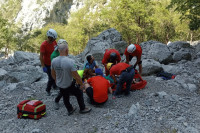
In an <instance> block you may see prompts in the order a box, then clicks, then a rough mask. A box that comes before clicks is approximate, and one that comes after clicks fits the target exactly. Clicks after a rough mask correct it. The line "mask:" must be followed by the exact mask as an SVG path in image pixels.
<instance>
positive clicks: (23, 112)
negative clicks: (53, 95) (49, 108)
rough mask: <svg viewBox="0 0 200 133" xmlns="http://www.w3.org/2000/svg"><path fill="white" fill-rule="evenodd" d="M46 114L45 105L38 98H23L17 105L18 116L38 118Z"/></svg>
mask: <svg viewBox="0 0 200 133" xmlns="http://www.w3.org/2000/svg"><path fill="white" fill-rule="evenodd" d="M45 114H46V105H45V104H43V102H42V101H40V100H24V101H22V102H20V103H19V104H18V105H17V116H18V118H31V119H35V120H37V119H40V118H41V117H42V116H44V115H45Z"/></svg>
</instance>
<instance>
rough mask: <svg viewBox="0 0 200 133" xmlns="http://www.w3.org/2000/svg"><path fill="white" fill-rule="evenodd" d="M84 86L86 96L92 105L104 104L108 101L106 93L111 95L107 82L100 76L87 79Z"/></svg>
mask: <svg viewBox="0 0 200 133" xmlns="http://www.w3.org/2000/svg"><path fill="white" fill-rule="evenodd" d="M102 75H103V73H102ZM84 84H85V88H86V90H85V91H86V94H87V95H88V97H89V99H90V102H91V104H94V105H101V104H104V103H105V102H106V101H107V100H108V91H109V92H110V93H112V89H111V87H110V83H109V81H108V80H106V79H105V78H104V77H102V76H100V75H99V76H94V77H91V78H89V79H88V80H87V82H85V83H84Z"/></svg>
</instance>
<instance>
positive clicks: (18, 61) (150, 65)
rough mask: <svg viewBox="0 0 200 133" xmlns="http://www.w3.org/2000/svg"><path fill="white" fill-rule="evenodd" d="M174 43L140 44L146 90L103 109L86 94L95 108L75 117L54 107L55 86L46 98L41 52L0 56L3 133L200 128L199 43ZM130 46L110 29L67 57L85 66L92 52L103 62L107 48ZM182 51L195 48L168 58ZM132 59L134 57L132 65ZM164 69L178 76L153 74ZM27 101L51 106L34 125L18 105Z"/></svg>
mask: <svg viewBox="0 0 200 133" xmlns="http://www.w3.org/2000/svg"><path fill="white" fill-rule="evenodd" d="M180 43H181V44H180ZM172 44H173V42H172ZM172 44H170V45H169V46H168V45H165V44H162V43H160V42H156V41H148V42H143V43H142V44H141V46H142V49H143V54H142V60H143V63H142V65H143V76H142V78H143V79H144V80H146V81H147V86H146V87H145V88H144V89H142V90H137V91H134V92H131V94H130V95H129V96H127V97H126V96H122V97H121V98H117V99H115V100H112V95H109V98H108V101H107V102H106V103H105V104H104V105H103V106H101V107H94V106H92V105H89V103H87V95H86V94H84V100H85V104H86V105H87V106H92V111H91V112H90V113H89V114H85V115H82V114H79V113H78V110H76V111H75V113H74V114H73V115H71V116H67V110H66V108H65V106H64V104H63V101H62V100H61V101H60V109H59V110H55V109H54V98H55V97H56V95H57V93H58V90H54V89H52V90H51V92H52V95H51V96H46V93H45V88H46V82H47V75H46V74H45V73H43V72H42V69H41V66H40V61H39V55H37V54H35V53H27V52H22V51H16V52H15V53H14V56H12V57H10V58H9V59H4V60H0V94H1V97H0V101H1V102H0V110H1V111H0V127H1V128H0V132H3V133H11V132H32V133H35V132H38V133H54V132H61V133H62V132H63V133H65V132H77V133H82V132H105V133H116V132H117V133H118V132H119V133H147V132H148V133H157V132H177V133H188V132H192V133H198V132H200V108H199V106H200V97H199V94H200V93H199V92H200V91H199V87H200V81H199V79H200V65H199V64H200V61H199V58H197V55H198V53H199V51H198V50H197V49H198V45H199V44H197V45H195V46H191V45H189V46H188V44H187V42H186V43H185V42H175V45H177V46H172ZM126 46H127V44H126V42H124V41H123V40H122V39H121V35H120V34H119V32H117V31H116V30H115V29H108V30H106V31H104V32H102V33H101V34H100V35H99V36H98V37H96V38H93V39H92V40H90V41H89V42H88V44H87V47H86V49H85V50H84V52H83V53H82V54H80V55H77V56H73V55H69V58H72V59H73V60H75V62H76V64H77V65H78V66H79V67H82V66H83V63H84V57H85V56H87V55H88V54H92V55H94V56H95V58H96V59H97V61H98V62H100V61H101V59H102V56H103V53H104V51H105V49H106V48H116V49H117V50H119V51H120V53H123V50H124V49H125V48H126ZM181 49H184V51H187V50H192V51H194V52H193V53H192V54H191V58H190V59H188V60H187V58H185V57H184V56H183V57H181V58H179V60H176V61H174V59H173V58H171V57H170V56H171V55H174V53H176V52H178V51H180V50H181ZM153 50H154V51H153ZM160 51H162V52H163V53H161V52H160ZM165 52H166V55H165ZM168 53H170V54H168ZM154 54H156V55H154ZM159 57H160V58H159ZM169 57H170V58H169ZM122 58H123V59H124V55H123V56H122ZM134 61H135V58H134V59H133V60H132V61H131V64H133V63H134ZM167 61H169V62H167ZM161 70H164V71H166V72H169V73H173V74H175V75H176V77H175V79H172V80H163V79H161V78H160V77H156V76H155V74H156V73H157V72H159V71H161ZM25 99H38V100H42V101H43V103H44V104H45V105H46V107H47V111H46V112H47V113H46V116H45V117H43V118H42V119H40V120H37V121H34V124H33V120H30V119H17V115H16V113H17V109H16V108H17V104H18V103H19V102H20V101H22V100H25ZM70 101H71V103H72V105H73V106H74V107H75V106H76V107H78V104H77V101H76V99H75V97H73V96H72V97H71V99H70Z"/></svg>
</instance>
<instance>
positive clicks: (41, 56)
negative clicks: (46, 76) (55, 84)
mask: <svg viewBox="0 0 200 133" xmlns="http://www.w3.org/2000/svg"><path fill="white" fill-rule="evenodd" d="M43 56H44V53H42V52H40V62H41V65H42V67H44V59H43Z"/></svg>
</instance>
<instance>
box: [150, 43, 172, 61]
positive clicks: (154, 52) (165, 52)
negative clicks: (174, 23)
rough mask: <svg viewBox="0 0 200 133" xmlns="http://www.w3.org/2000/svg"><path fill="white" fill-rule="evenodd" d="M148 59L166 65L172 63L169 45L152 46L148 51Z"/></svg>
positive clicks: (155, 44)
mask: <svg viewBox="0 0 200 133" xmlns="http://www.w3.org/2000/svg"><path fill="white" fill-rule="evenodd" d="M148 57H149V58H152V59H154V60H156V61H158V62H160V63H164V64H168V63H170V62H171V61H172V53H171V52H170V51H169V49H168V47H167V45H165V44H162V43H154V44H152V45H151V47H150V50H149V51H148Z"/></svg>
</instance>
